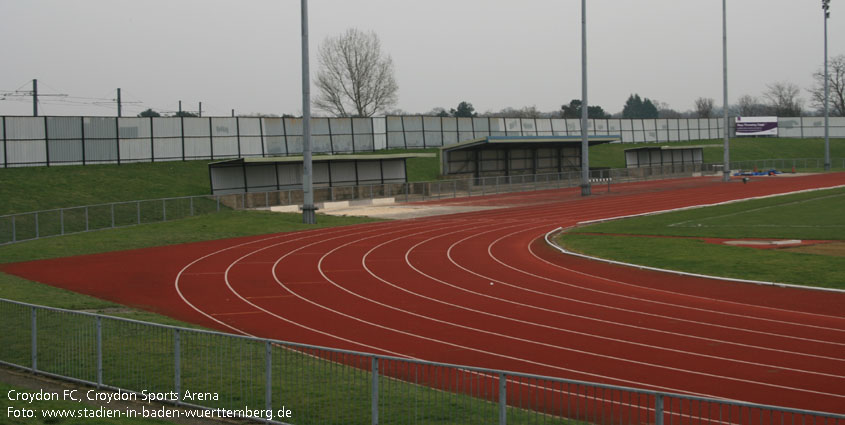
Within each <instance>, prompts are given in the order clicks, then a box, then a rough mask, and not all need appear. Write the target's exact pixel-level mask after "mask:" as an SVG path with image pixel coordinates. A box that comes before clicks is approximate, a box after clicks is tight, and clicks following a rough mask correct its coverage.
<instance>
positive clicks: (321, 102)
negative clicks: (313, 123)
mask: <svg viewBox="0 0 845 425" xmlns="http://www.w3.org/2000/svg"><path fill="white" fill-rule="evenodd" d="M319 60H320V67H321V69H320V72H319V73H318V74H317V79H316V84H317V88H318V89H320V94H319V96H317V98H316V99H315V100H314V105H315V106H316V107H317V108H320V109H322V110H324V111H326V112H329V113H331V114H334V115H336V116H341V117H348V116H358V117H370V116H373V115H374V114H375V113H377V112H380V111H385V110H386V109H389V108H390V107H392V106H393V105H395V104H396V101H397V92H398V91H399V86H398V85H397V84H396V79H395V78H394V76H393V59H391V58H390V55H386V56H385V55H382V52H381V42H380V41H379V38H378V36H377V35H376V33H375V32H372V31H370V32H363V31H360V30H358V29H356V28H350V29H348V30H346V32H345V33H343V34H341V35H339V36H337V37H329V38H327V39H326V40H325V41H323V44H322V45H321V46H320V51H319Z"/></svg>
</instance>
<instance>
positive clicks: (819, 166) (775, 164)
mask: <svg viewBox="0 0 845 425" xmlns="http://www.w3.org/2000/svg"><path fill="white" fill-rule="evenodd" d="M830 165H831V168H839V169H845V158H831V159H830ZM755 168H756V169H759V170H769V169H773V168H774V169H777V170H778V171H784V172H788V171H791V170H797V171H798V172H801V171H822V170H824V159H822V158H791V159H758V160H753V161H734V162H731V169H733V170H753V169H755Z"/></svg>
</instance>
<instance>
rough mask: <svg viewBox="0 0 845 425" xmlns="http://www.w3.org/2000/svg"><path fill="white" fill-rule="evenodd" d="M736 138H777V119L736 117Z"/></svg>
mask: <svg viewBox="0 0 845 425" xmlns="http://www.w3.org/2000/svg"><path fill="white" fill-rule="evenodd" d="M736 135H737V136H777V135H778V117H736Z"/></svg>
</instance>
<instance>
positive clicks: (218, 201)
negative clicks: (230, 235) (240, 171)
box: [217, 195, 220, 212]
mask: <svg viewBox="0 0 845 425" xmlns="http://www.w3.org/2000/svg"><path fill="white" fill-rule="evenodd" d="M217 212H220V195H217Z"/></svg>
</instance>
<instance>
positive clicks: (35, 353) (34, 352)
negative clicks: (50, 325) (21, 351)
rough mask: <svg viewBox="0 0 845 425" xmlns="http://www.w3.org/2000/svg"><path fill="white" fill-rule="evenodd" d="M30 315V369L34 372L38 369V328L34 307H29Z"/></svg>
mask: <svg viewBox="0 0 845 425" xmlns="http://www.w3.org/2000/svg"><path fill="white" fill-rule="evenodd" d="M30 311H31V316H32V330H31V331H30V333H32V353H31V354H32V356H31V357H32V371H33V372H35V371H36V370H38V328H37V326H36V320H35V316H36V313H35V312H36V310H35V307H30Z"/></svg>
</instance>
